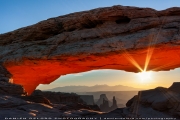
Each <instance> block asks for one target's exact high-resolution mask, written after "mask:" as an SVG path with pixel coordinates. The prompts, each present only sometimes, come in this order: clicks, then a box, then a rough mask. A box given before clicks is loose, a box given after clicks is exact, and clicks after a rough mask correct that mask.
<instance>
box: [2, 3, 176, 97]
mask: <svg viewBox="0 0 180 120" xmlns="http://www.w3.org/2000/svg"><path fill="white" fill-rule="evenodd" d="M179 15H180V8H178V7H173V8H169V9H166V10H162V11H157V10H154V9H151V8H138V7H129V6H120V5H117V6H112V7H105V8H97V9H93V10H89V11H83V12H76V13H71V14H68V15H64V16H59V17H55V18H50V19H47V20H44V21H41V22H38V23H37V24H34V25H30V26H27V27H24V28H20V29H17V30H14V31H11V32H8V33H5V34H0V51H1V52H0V58H1V59H0V63H1V67H4V68H5V69H7V71H8V72H9V74H10V76H9V79H11V81H13V83H15V84H20V85H22V86H23V87H24V89H25V90H26V91H27V93H28V94H29V95H30V94H31V93H32V92H33V91H34V90H35V88H36V87H37V86H38V85H39V84H50V83H51V82H53V81H54V80H56V79H57V78H59V77H60V76H61V75H66V74H70V73H79V72H84V71H89V70H95V69H117V70H124V71H129V72H142V71H148V70H153V71H164V70H171V69H175V68H178V67H180V61H179V59H180V34H179V26H180V16H179Z"/></svg>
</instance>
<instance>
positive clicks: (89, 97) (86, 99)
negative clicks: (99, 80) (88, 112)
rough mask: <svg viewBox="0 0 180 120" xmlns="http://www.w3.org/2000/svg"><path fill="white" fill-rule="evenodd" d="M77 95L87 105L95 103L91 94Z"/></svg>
mask: <svg viewBox="0 0 180 120" xmlns="http://www.w3.org/2000/svg"><path fill="white" fill-rule="evenodd" d="M79 96H80V98H81V99H82V100H83V101H84V102H85V103H86V104H87V105H94V104H95V103H94V96H93V95H79Z"/></svg>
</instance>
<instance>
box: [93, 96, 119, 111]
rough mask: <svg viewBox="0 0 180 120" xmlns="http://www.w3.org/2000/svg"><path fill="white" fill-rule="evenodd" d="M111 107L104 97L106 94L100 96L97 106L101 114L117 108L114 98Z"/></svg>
mask: <svg viewBox="0 0 180 120" xmlns="http://www.w3.org/2000/svg"><path fill="white" fill-rule="evenodd" d="M112 103H113V104H112V106H109V101H108V98H107V97H106V94H101V95H100V98H99V100H98V101H97V103H96V104H97V105H99V107H100V110H101V111H102V112H110V111H112V110H115V109H116V108H118V106H117V101H116V99H115V96H114V97H113V101H112Z"/></svg>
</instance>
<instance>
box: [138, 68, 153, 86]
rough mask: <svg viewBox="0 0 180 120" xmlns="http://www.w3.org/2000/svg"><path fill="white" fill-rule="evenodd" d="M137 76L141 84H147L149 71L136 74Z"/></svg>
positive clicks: (149, 76) (149, 77) (149, 75)
mask: <svg viewBox="0 0 180 120" xmlns="http://www.w3.org/2000/svg"><path fill="white" fill-rule="evenodd" d="M138 76H139V78H140V80H141V82H143V83H147V82H149V81H150V80H151V71H142V72H140V73H138Z"/></svg>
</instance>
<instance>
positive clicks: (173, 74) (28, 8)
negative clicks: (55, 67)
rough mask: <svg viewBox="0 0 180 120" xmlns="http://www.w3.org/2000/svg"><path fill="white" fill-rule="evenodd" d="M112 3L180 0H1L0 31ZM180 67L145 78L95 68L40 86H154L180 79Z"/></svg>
mask: <svg viewBox="0 0 180 120" xmlns="http://www.w3.org/2000/svg"><path fill="white" fill-rule="evenodd" d="M113 5H123V6H137V7H150V8H154V9H156V10H163V9H167V8H169V7H180V0H0V16H1V19H0V34H3V33H6V32H9V31H13V30H15V29H18V28H21V27H25V26H29V25H32V24H35V23H37V22H39V21H42V20H46V19H48V18H52V17H57V16H61V15H65V14H69V13H73V12H79V11H85V10H90V9H94V8H98V7H109V6H113ZM179 73H180V68H177V69H175V70H171V71H168V72H167V71H162V72H150V73H149V74H148V75H145V76H149V77H148V78H146V80H142V78H141V77H140V75H139V74H137V73H130V72H125V71H120V70H95V71H88V72H84V73H78V74H70V75H66V76H61V77H60V78H59V79H57V80H56V81H54V82H52V83H51V84H49V85H40V86H38V89H42V90H43V89H50V88H54V87H58V86H70V85H86V86H93V85H97V84H98V85H100V84H108V85H111V86H113V85H119V84H120V85H125V86H131V87H135V88H143V89H144V88H147V89H149V88H154V87H157V86H159V85H161V86H164V87H169V86H170V85H171V84H172V82H175V81H179V82H180V75H178V74H179Z"/></svg>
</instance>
